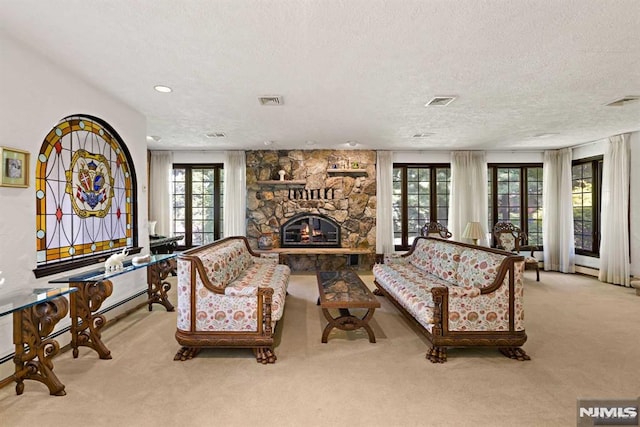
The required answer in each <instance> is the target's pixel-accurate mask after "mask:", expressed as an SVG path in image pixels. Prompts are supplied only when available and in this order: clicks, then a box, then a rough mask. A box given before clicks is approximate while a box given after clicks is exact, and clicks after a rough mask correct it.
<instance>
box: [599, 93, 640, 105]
mask: <svg viewBox="0 0 640 427" xmlns="http://www.w3.org/2000/svg"><path fill="white" fill-rule="evenodd" d="M639 99H640V96H637V95H629V96H625V97H624V98H620V99H618V100H615V101H613V102H610V103H609V104H607V105H606V106H607V107H622V106H623V105H627V104H630V103H632V102H636V101H637V100H639Z"/></svg>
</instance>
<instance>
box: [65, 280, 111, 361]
mask: <svg viewBox="0 0 640 427" xmlns="http://www.w3.org/2000/svg"><path fill="white" fill-rule="evenodd" d="M71 286H73V287H75V288H78V291H77V292H73V293H72V294H71V295H70V298H69V299H70V301H71V314H70V316H71V348H72V349H73V357H74V358H77V357H78V353H79V351H78V347H79V346H86V347H90V348H92V349H94V350H95V351H96V352H97V353H98V356H100V359H111V351H109V349H107V347H106V346H105V345H104V343H103V342H102V339H101V335H102V334H101V332H100V330H101V329H102V328H103V326H104V325H105V323H106V320H105V317H104V316H103V315H101V314H94V313H95V312H96V311H98V310H99V309H100V306H102V303H103V302H104V300H105V299H107V298H108V297H109V296H110V295H111V293H112V292H113V284H112V283H111V282H110V281H109V280H102V281H100V282H78V283H72V284H71Z"/></svg>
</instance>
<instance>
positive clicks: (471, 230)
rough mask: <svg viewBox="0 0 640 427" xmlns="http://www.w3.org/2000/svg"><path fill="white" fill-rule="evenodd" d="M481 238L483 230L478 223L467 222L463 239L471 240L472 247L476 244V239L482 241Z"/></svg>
mask: <svg viewBox="0 0 640 427" xmlns="http://www.w3.org/2000/svg"><path fill="white" fill-rule="evenodd" d="M482 236H484V230H483V229H482V225H480V223H479V222H468V223H467V226H466V227H465V228H464V233H462V237H463V238H464V239H473V244H474V245H475V244H477V243H478V239H482Z"/></svg>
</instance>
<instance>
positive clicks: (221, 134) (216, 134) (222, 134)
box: [205, 132, 226, 138]
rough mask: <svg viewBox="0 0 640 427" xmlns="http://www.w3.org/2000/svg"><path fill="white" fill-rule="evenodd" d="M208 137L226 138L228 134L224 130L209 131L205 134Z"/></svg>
mask: <svg viewBox="0 0 640 427" xmlns="http://www.w3.org/2000/svg"><path fill="white" fill-rule="evenodd" d="M205 136H206V137H207V138H224V137H225V136H226V135H225V134H224V132H209V133H207V134H205Z"/></svg>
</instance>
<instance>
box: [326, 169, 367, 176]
mask: <svg viewBox="0 0 640 427" xmlns="http://www.w3.org/2000/svg"><path fill="white" fill-rule="evenodd" d="M327 173H328V174H335V175H338V174H343V175H366V174H367V170H366V169H327Z"/></svg>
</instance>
